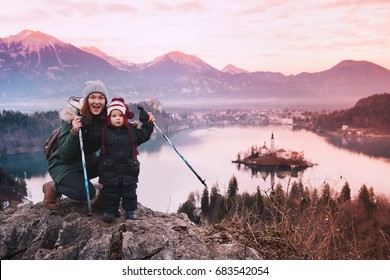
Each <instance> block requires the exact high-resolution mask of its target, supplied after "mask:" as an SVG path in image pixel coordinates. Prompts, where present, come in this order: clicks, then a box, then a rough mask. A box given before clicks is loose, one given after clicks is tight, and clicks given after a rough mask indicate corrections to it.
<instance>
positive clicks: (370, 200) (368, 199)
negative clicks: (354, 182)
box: [358, 185, 376, 211]
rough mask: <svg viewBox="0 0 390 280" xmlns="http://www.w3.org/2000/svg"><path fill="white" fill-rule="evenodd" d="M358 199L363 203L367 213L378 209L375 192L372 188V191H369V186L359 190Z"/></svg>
mask: <svg viewBox="0 0 390 280" xmlns="http://www.w3.org/2000/svg"><path fill="white" fill-rule="evenodd" d="M358 198H359V200H360V201H361V202H362V203H363V205H364V208H365V209H366V210H367V211H371V210H374V209H375V208H376V204H375V194H374V190H373V189H372V188H370V191H369V190H368V189H367V186H366V185H363V186H362V187H361V188H360V190H359V195H358Z"/></svg>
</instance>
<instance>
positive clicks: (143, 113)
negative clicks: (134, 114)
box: [137, 106, 149, 123]
mask: <svg viewBox="0 0 390 280" xmlns="http://www.w3.org/2000/svg"><path fill="white" fill-rule="evenodd" d="M137 108H138V110H139V121H140V122H142V123H147V122H148V121H149V114H148V113H147V112H146V111H145V109H144V108H143V107H141V106H138V107H137Z"/></svg>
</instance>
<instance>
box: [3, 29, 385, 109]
mask: <svg viewBox="0 0 390 280" xmlns="http://www.w3.org/2000/svg"><path fill="white" fill-rule="evenodd" d="M90 79H93V80H94V79H100V80H103V81H104V82H105V83H106V85H107V87H108V88H109V90H110V91H111V92H114V93H115V94H114V95H118V96H122V97H124V98H125V99H127V100H134V99H138V100H144V99H147V98H150V97H153V98H158V99H159V100H161V101H163V102H167V103H169V102H172V101H175V102H189V103H194V102H196V101H197V100H200V99H209V100H211V101H210V102H213V100H214V101H215V100H238V99H239V100H243V99H244V100H245V99H247V100H248V101H249V100H251V101H253V100H255V101H256V102H264V101H266V100H271V99H272V100H276V101H275V102H277V103H280V104H286V105H288V104H292V103H299V102H301V103H310V102H314V100H317V102H321V103H332V102H333V103H337V102H345V103H348V102H349V104H346V105H351V104H353V103H354V102H356V101H357V100H358V99H359V98H362V97H366V96H369V95H372V94H375V93H383V92H388V91H389V90H390V71H389V70H388V69H386V68H384V67H382V66H379V65H377V64H374V63H371V62H368V61H353V60H343V61H341V62H340V63H338V64H336V65H335V66H333V67H331V68H330V69H327V70H324V71H321V72H315V73H307V72H302V73H300V74H297V75H289V76H285V75H283V74H282V73H280V72H268V71H256V72H248V71H246V70H244V69H240V68H237V67H235V66H233V65H227V66H226V67H225V68H224V69H222V70H218V69H216V68H214V67H212V66H211V65H209V64H208V63H207V62H205V61H203V60H202V59H200V58H199V57H197V56H194V55H190V54H185V53H183V52H181V51H178V50H175V51H172V52H169V53H167V54H163V55H161V56H159V57H156V58H155V59H153V60H152V61H149V62H145V63H141V64H135V63H131V62H127V61H123V60H119V59H116V58H115V57H112V56H110V55H109V54H106V53H104V52H101V51H100V50H98V49H96V48H94V49H91V48H89V49H86V48H85V47H81V48H78V47H75V46H74V45H72V44H70V43H65V42H62V41H60V40H58V39H56V38H55V37H53V36H51V35H47V34H44V33H42V32H39V31H32V30H28V29H26V30H23V31H22V32H20V33H18V34H16V35H11V36H8V37H6V38H0V96H1V97H2V102H3V104H11V103H12V104H15V103H17V102H19V101H21V100H26V101H27V100H29V99H31V97H34V99H36V100H42V99H43V100H46V99H51V100H57V101H58V100H59V99H62V100H64V99H65V97H67V96H70V95H80V93H81V92H82V85H83V84H84V82H85V81H86V80H90ZM251 101H249V102H251ZM62 102H63V101H62Z"/></svg>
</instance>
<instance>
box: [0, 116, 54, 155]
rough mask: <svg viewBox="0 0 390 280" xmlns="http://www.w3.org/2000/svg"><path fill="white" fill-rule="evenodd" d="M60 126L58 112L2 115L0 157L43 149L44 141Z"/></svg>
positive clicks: (0, 120) (0, 117) (0, 121)
mask: <svg viewBox="0 0 390 280" xmlns="http://www.w3.org/2000/svg"><path fill="white" fill-rule="evenodd" d="M59 125H60V119H59V117H58V112H57V111H48V112H39V113H38V112H35V113H33V114H25V113H21V112H16V111H5V110H3V112H1V113H0V156H4V155H7V154H16V153H25V152H34V151H37V150H39V149H43V147H42V146H43V143H44V139H46V138H47V137H48V136H49V135H50V134H51V132H52V131H53V130H54V129H55V128H57V127H58V126H59Z"/></svg>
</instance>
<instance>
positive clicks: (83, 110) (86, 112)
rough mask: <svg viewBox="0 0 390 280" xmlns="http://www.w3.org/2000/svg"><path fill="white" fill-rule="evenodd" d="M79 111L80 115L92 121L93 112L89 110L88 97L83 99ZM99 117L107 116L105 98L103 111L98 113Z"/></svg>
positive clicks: (102, 118) (104, 117) (103, 118)
mask: <svg viewBox="0 0 390 280" xmlns="http://www.w3.org/2000/svg"><path fill="white" fill-rule="evenodd" d="M80 111H81V115H83V116H84V117H86V118H87V119H88V120H89V121H92V118H93V114H92V113H91V111H90V110H89V106H88V99H86V100H85V102H84V103H83V106H82V107H81V110H80ZM99 118H100V119H101V120H105V119H106V118H107V100H106V104H104V108H103V111H102V112H101V113H100V115H99Z"/></svg>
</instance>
